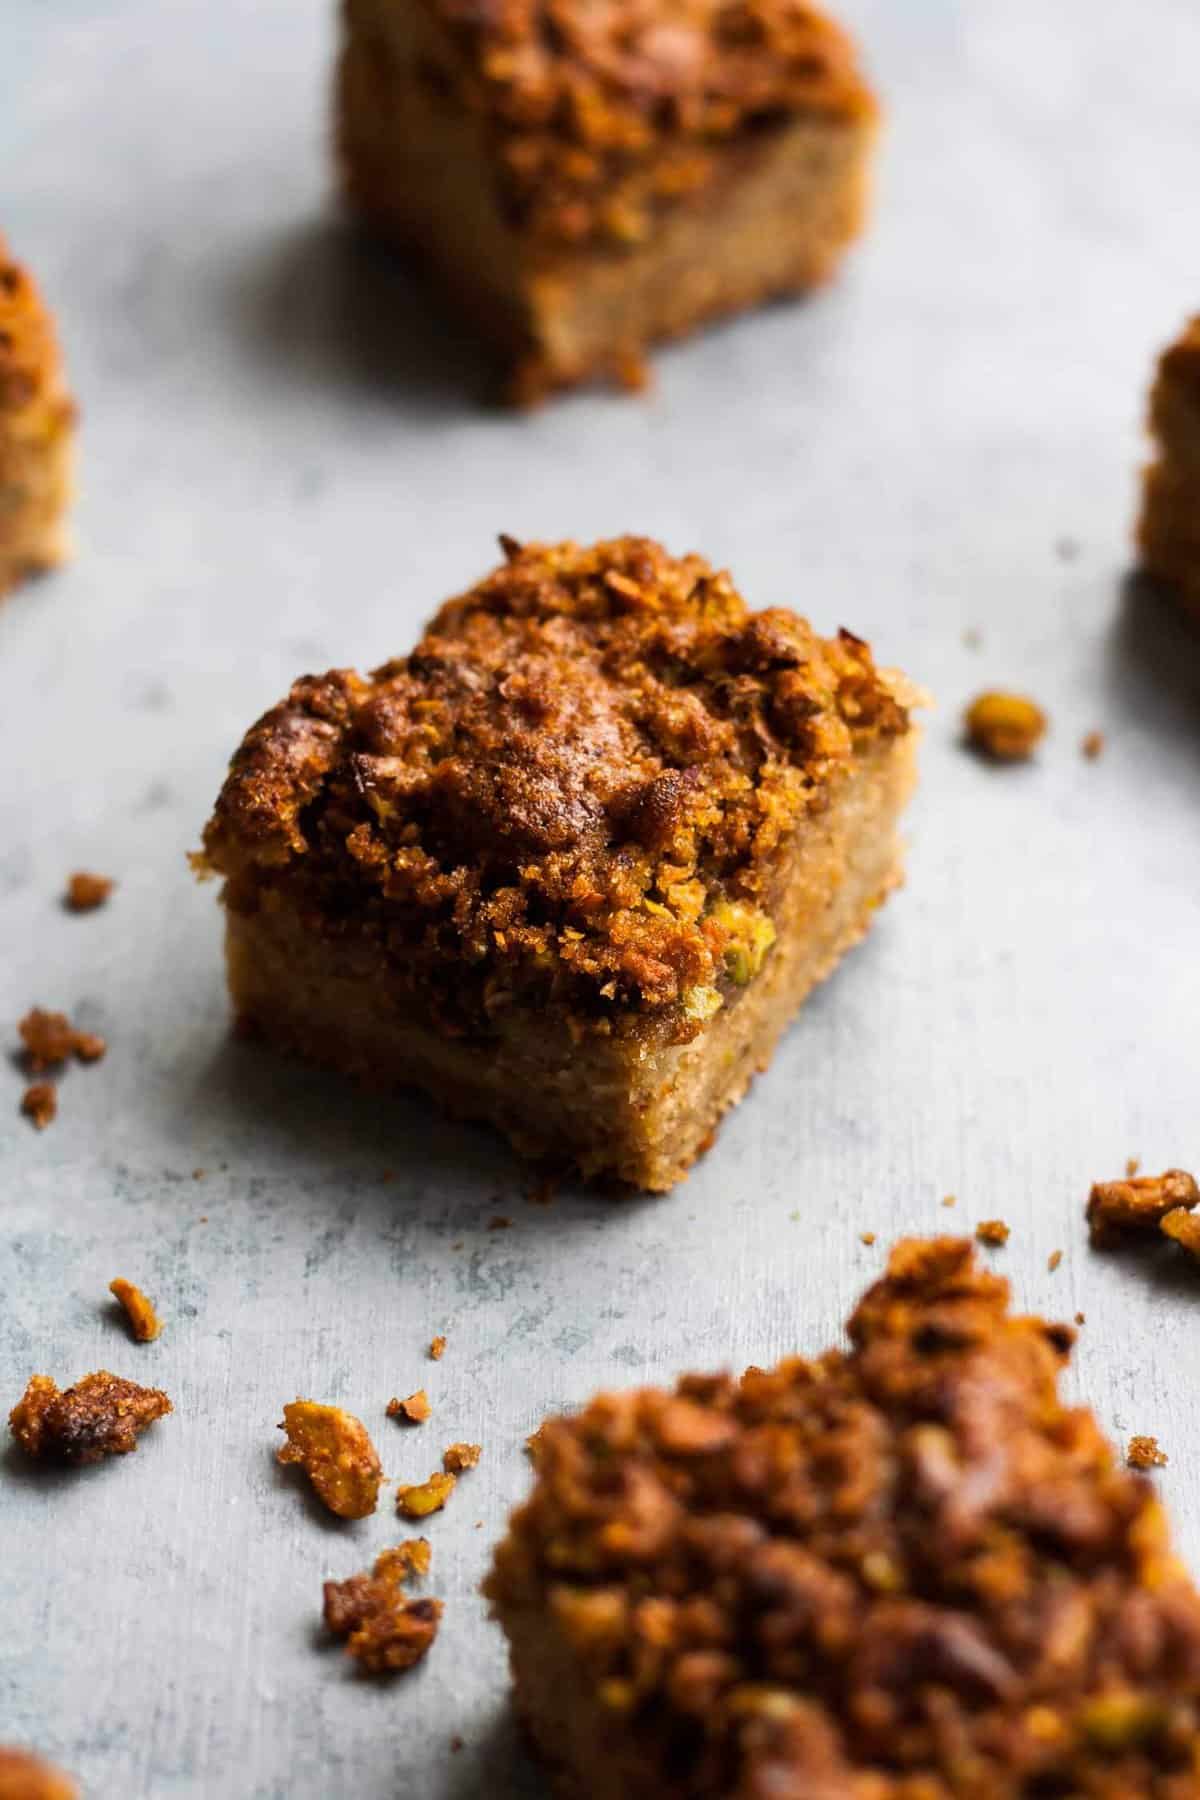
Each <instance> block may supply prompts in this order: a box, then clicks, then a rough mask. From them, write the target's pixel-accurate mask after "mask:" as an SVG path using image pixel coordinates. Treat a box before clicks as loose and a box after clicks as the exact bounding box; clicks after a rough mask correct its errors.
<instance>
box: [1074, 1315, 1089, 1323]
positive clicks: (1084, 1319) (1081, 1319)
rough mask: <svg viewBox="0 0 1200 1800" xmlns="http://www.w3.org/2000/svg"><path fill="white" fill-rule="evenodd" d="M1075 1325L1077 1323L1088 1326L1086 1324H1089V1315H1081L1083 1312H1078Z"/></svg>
mask: <svg viewBox="0 0 1200 1800" xmlns="http://www.w3.org/2000/svg"><path fill="white" fill-rule="evenodd" d="M1075 1323H1076V1324H1077V1325H1086V1324H1087V1314H1086V1313H1081V1312H1077V1313H1076V1314H1075Z"/></svg>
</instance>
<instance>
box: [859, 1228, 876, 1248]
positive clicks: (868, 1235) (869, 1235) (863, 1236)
mask: <svg viewBox="0 0 1200 1800" xmlns="http://www.w3.org/2000/svg"><path fill="white" fill-rule="evenodd" d="M858 1236H859V1241H860V1243H863V1244H866V1245H867V1246H868V1248H869V1247H870V1245H872V1244H873V1243H874V1242H875V1233H874V1232H873V1231H860V1232H859V1234H858Z"/></svg>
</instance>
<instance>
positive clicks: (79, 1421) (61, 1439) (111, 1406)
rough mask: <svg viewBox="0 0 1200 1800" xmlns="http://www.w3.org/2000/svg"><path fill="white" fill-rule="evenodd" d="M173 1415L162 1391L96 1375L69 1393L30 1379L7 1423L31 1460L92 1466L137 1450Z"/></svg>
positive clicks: (43, 1380) (40, 1378)
mask: <svg viewBox="0 0 1200 1800" xmlns="http://www.w3.org/2000/svg"><path fill="white" fill-rule="evenodd" d="M170 1411H171V1402H170V1401H169V1400H168V1399H167V1396H166V1395H165V1394H164V1393H163V1392H162V1390H161V1388H147V1387H139V1386H138V1384H137V1382H136V1381H126V1380H125V1379H124V1377H123V1376H121V1375H110V1374H109V1372H108V1370H107V1369H97V1370H96V1372H95V1373H94V1374H92V1375H85V1376H84V1377H83V1379H82V1381H77V1382H76V1383H75V1385H74V1387H69V1388H66V1389H60V1388H59V1387H58V1384H57V1383H56V1382H54V1381H52V1380H51V1379H50V1377H49V1376H48V1375H31V1376H30V1378H29V1385H28V1387H27V1388H26V1389H25V1392H24V1393H23V1394H22V1396H21V1398H20V1400H18V1402H17V1404H16V1405H15V1406H14V1407H13V1409H12V1411H11V1413H10V1414H9V1415H8V1423H9V1428H10V1430H11V1431H12V1434H13V1437H14V1438H15V1439H16V1440H17V1443H18V1444H20V1446H21V1448H22V1450H24V1451H25V1452H26V1454H27V1455H29V1456H33V1457H38V1458H41V1459H42V1460H44V1461H47V1462H66V1463H93V1462H99V1461H100V1459H101V1457H104V1456H126V1455H128V1453H129V1452H130V1451H131V1450H136V1449H137V1440H138V1438H139V1436H140V1435H141V1433H142V1432H143V1431H145V1429H146V1427H147V1425H152V1424H153V1423H154V1421H155V1419H161V1418H162V1417H163V1415H164V1414H166V1413H169V1412H170Z"/></svg>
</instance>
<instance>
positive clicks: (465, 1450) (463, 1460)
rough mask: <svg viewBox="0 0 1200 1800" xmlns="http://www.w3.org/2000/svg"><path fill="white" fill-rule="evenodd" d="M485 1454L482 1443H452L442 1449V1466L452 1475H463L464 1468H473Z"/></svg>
mask: <svg viewBox="0 0 1200 1800" xmlns="http://www.w3.org/2000/svg"><path fill="white" fill-rule="evenodd" d="M482 1455H483V1445H482V1444H451V1445H450V1446H449V1448H448V1449H446V1450H443V1451H442V1467H443V1469H445V1470H446V1471H447V1473H448V1474H450V1475H461V1474H462V1472H463V1470H464V1469H473V1468H475V1467H476V1466H477V1464H478V1462H479V1459H480V1457H481V1456H482Z"/></svg>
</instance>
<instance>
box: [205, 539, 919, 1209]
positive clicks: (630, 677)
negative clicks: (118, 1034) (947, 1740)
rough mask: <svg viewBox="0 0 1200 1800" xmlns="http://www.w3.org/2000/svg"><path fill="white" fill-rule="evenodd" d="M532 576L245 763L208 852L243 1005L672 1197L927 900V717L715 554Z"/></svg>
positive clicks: (613, 546)
mask: <svg viewBox="0 0 1200 1800" xmlns="http://www.w3.org/2000/svg"><path fill="white" fill-rule="evenodd" d="M505 551H506V556H507V561H506V562H505V563H504V564H503V566H502V567H500V568H499V569H497V570H496V571H495V572H494V573H493V574H491V575H489V576H488V577H487V578H486V579H485V580H484V581H481V582H480V583H479V584H478V586H477V587H475V588H472V589H471V590H470V591H469V592H468V593H466V594H463V595H462V596H460V597H459V598H458V599H455V600H451V601H449V602H448V603H447V604H446V605H445V606H443V607H442V609H441V611H440V612H439V613H438V614H437V615H436V617H435V618H434V619H433V621H432V622H431V624H430V625H429V627H428V628H427V630H426V632H425V635H424V636H423V637H422V639H421V641H420V642H419V643H418V645H417V646H416V648H415V650H413V651H412V653H411V654H410V655H409V656H407V657H403V658H401V659H400V660H398V661H396V662H391V663H388V664H386V665H385V666H384V667H383V668H381V669H378V670H376V671H375V673H374V674H373V675H371V676H369V677H364V676H361V675H358V674H355V673H353V672H352V671H349V670H336V671H334V672H332V673H331V674H328V675H324V676H320V677H307V678H305V679H304V680H301V681H298V682H297V683H296V684H295V685H294V687H293V688H292V691H291V693H290V695H289V696H288V698H287V699H286V700H285V701H283V702H282V703H281V704H280V705H279V706H277V707H275V708H273V710H272V711H270V712H269V713H267V714H266V716H265V717H264V718H263V719H261V720H260V721H259V723H258V724H257V725H255V726H254V728H253V729H252V730H251V731H250V732H249V733H248V735H247V736H246V738H245V740H244V742H243V744H242V746H241V748H240V749H239V750H238V752H237V754H236V755H235V757H234V759H233V763H232V766H231V769H230V773H229V776H228V779H227V780H226V783H225V786H224V789H223V790H222V793H221V796H220V799H219V800H218V803H217V807H216V811H215V814H214V816H213V819H212V820H211V822H210V824H209V826H208V828H207V830H206V833H205V838H204V852H205V859H206V861H207V864H208V865H209V866H210V867H211V868H213V869H215V870H218V871H219V872H220V873H221V874H223V875H224V876H225V877H226V883H225V889H224V899H225V906H226V914H227V932H228V935H227V953H228V969H229V982H230V988H231V991H232V996H233V1002H234V1006H235V1008H236V1010H237V1012H238V1013H239V1014H240V1015H241V1016H242V1017H243V1018H244V1019H245V1020H247V1021H250V1022H252V1023H253V1024H254V1025H256V1026H257V1027H258V1028H259V1029H260V1030H261V1032H262V1033H263V1034H265V1036H267V1037H268V1038H270V1039H273V1040H275V1041H276V1042H278V1043H280V1044H283V1045H285V1046H288V1047H290V1048H292V1049H295V1050H298V1051H300V1052H301V1053H302V1054H303V1055H305V1056H307V1057H310V1058H312V1059H315V1060H316V1061H319V1062H323V1063H327V1064H331V1065H333V1066H335V1067H338V1068H341V1069H344V1070H347V1071H351V1072H353V1073H355V1074H358V1075H360V1076H363V1077H365V1078H366V1079H368V1080H369V1081H371V1082H373V1083H375V1084H381V1085H395V1084H397V1083H414V1084H416V1085H417V1086H419V1087H422V1088H424V1089H426V1090H427V1091H428V1092H429V1093H430V1094H432V1095H433V1096H434V1097H435V1098H436V1099H438V1100H441V1101H443V1102H444V1103H445V1104H446V1105H447V1106H449V1107H450V1108H451V1109H453V1110H456V1111H458V1112H460V1113H462V1114H464V1115H466V1116H469V1117H473V1118H481V1119H487V1120H490V1121H491V1122H492V1123H493V1124H495V1125H498V1126H499V1127H500V1129H501V1130H503V1131H504V1132H506V1133H507V1134H508V1136H509V1137H510V1138H511V1140H512V1141H513V1143H514V1144H516V1145H517V1146H518V1148H521V1149H524V1150H527V1151H529V1152H532V1153H542V1152H548V1153H553V1154H556V1155H559V1156H562V1155H565V1156H567V1157H570V1158H572V1159H574V1161H576V1162H577V1163H578V1164H579V1166H580V1167H581V1168H582V1169H583V1170H584V1171H585V1172H587V1173H589V1174H595V1173H600V1172H610V1173H612V1174H615V1175H616V1176H618V1177H620V1178H621V1179H622V1180H624V1181H627V1182H631V1183H633V1184H635V1185H637V1186H640V1187H645V1188H649V1189H666V1188H669V1187H670V1186H671V1185H672V1184H673V1183H674V1182H676V1181H678V1180H679V1178H680V1177H681V1176H682V1175H683V1173H684V1172H685V1171H686V1169H687V1168H688V1167H689V1166H690V1164H691V1163H692V1162H693V1161H694V1159H695V1158H696V1156H697V1155H698V1154H699V1153H700V1151H701V1150H702V1149H703V1148H705V1147H706V1145H707V1143H708V1141H709V1140H710V1139H711V1136H712V1133H713V1131H714V1130H715V1127H716V1125H717V1123H718V1121H719V1119H720V1117H721V1115H722V1113H723V1112H724V1111H725V1109H726V1108H727V1107H728V1106H730V1105H732V1104H733V1102H734V1101H736V1100H738V1099H739V1098H740V1097H741V1095H742V1094H743V1093H744V1092H745V1089H746V1087H747V1085H748V1084H749V1081H750V1079H751V1077H752V1075H753V1073H754V1071H755V1070H756V1069H761V1068H762V1067H764V1066H765V1064H766V1063H767V1061H768V1060H769V1058H770V1056H771V1053H772V1051H773V1049H774V1047H775V1043H776V1040H777V1039H778V1037H779V1035H780V1033H781V1032H782V1031H783V1029H784V1027H785V1026H786V1025H787V1023H788V1021H789V1020H790V1018H791V1017H792V1015H793V1013H794V1012H795V1010H796V1008H797V1007H798V1006H799V1004H800V1002H801V1001H802V1000H803V998H804V996H805V994H806V993H807V992H808V990H809V989H810V988H811V987H812V985H813V984H814V982H816V981H819V980H820V979H821V978H822V977H823V976H825V975H827V974H828V973H829V971H830V970H831V969H832V968H833V966H834V964H835V963H836V962H837V960H838V958H839V957H840V956H841V954H842V952H843V951H844V950H846V949H847V948H848V947H849V946H850V945H851V944H853V943H854V942H855V941H856V939H858V938H859V937H861V936H862V934H863V932H864V931H865V930H866V928H867V926H868V924H869V922H870V919H871V916H872V914H873V912H874V910H875V908H876V907H877V906H878V904H879V902H880V901H881V900H882V899H883V898H884V896H885V895H886V894H887V893H888V891H889V890H890V889H891V888H892V887H893V886H894V885H895V883H896V881H897V880H898V878H899V870H900V857H899V846H898V842H897V837H896V824H897V818H898V815H899V813H900V810H901V808H902V806H903V804H904V802H905V800H906V799H907V797H908V794H909V791H910V788H911V787H912V784H913V780H914V743H915V732H914V731H913V730H912V728H911V727H910V721H909V714H908V710H907V704H908V701H909V699H910V695H909V693H908V690H907V688H906V685H905V683H904V682H903V681H902V679H901V678H900V677H898V676H895V675H889V674H885V673H883V672H881V671H879V670H877V669H876V667H875V665H874V663H873V662H872V659H871V655H870V651H869V650H868V648H867V646H866V645H865V644H863V643H861V642H860V641H859V640H858V639H857V638H855V637H852V636H851V635H850V634H849V633H848V632H842V633H841V635H840V636H839V637H837V638H835V639H832V640H826V639H822V638H819V637H817V636H816V635H815V633H814V632H813V631H812V629H811V627H810V626H809V625H808V624H806V623H805V621H804V620H803V619H800V618H798V617H797V616H796V615H795V614H794V613H791V612H787V611H784V610H782V609H773V610H770V611H767V612H761V613H751V612H748V611H747V609H746V607H745V605H744V603H743V601H742V599H741V597H740V596H739V595H738V593H737V591H736V589H735V588H734V586H733V584H732V582H731V581H730V579H729V577H728V575H725V574H719V573H717V572H716V571H714V570H713V569H711V568H710V567H709V565H708V564H707V563H706V562H704V561H703V559H702V558H700V557H698V556H685V557H681V558H675V557H671V556H668V555H667V553H666V552H665V551H664V550H662V549H661V548H660V547H659V546H658V545H657V544H654V543H651V542H649V541H648V540H646V539H642V538H622V539H619V540H617V541H615V542H612V543H603V544H598V545H596V546H594V547H592V548H588V549H581V548H580V547H578V546H577V545H574V544H560V545H556V546H541V545H528V546H526V547H524V548H522V547H521V546H519V545H517V544H515V543H513V542H511V540H505Z"/></svg>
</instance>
